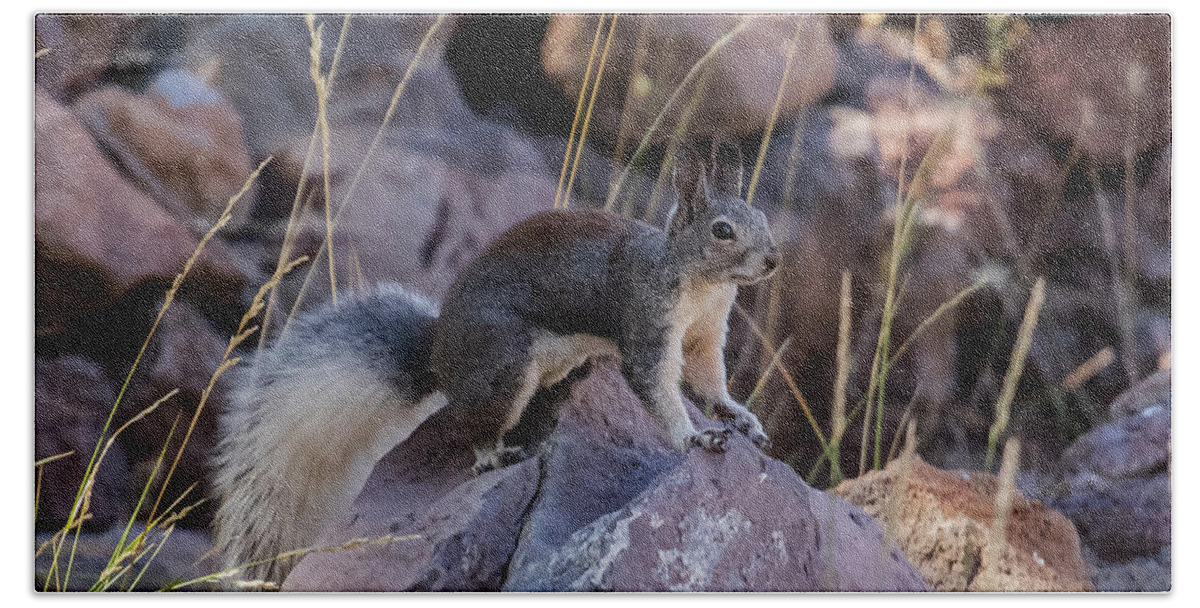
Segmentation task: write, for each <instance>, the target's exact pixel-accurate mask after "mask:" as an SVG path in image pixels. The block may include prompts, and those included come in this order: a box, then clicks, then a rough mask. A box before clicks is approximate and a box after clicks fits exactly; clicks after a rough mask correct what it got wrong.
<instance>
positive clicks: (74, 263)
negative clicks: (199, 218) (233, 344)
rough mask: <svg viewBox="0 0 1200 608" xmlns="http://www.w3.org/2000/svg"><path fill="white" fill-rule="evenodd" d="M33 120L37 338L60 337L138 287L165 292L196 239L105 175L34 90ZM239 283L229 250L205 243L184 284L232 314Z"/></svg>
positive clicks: (82, 138)
mask: <svg viewBox="0 0 1200 608" xmlns="http://www.w3.org/2000/svg"><path fill="white" fill-rule="evenodd" d="M34 110H35V112H34V130H35V140H36V145H35V147H34V199H35V201H36V202H35V204H34V239H35V266H36V269H35V271H36V275H37V286H36V290H37V321H36V324H37V326H38V333H39V336H40V335H45V334H53V333H61V332H63V331H66V329H67V328H68V327H70V326H71V325H72V324H73V323H74V321H73V320H76V319H77V318H78V317H81V316H82V315H84V314H86V313H88V312H91V311H95V310H96V309H100V308H104V307H106V306H108V305H109V304H111V303H112V302H113V301H115V300H117V299H118V298H120V297H121V296H123V295H124V294H126V293H127V292H130V291H131V290H133V289H134V288H135V287H138V286H141V285H144V284H146V283H148V282H153V283H157V284H158V285H161V286H162V288H164V289H165V287H166V286H167V285H169V284H170V282H171V281H172V280H173V279H174V278H175V275H176V274H178V273H179V272H180V271H182V270H183V267H184V263H185V262H186V261H187V259H188V258H189V257H190V256H191V255H192V253H193V252H194V250H195V248H196V245H197V244H198V243H199V239H198V237H197V236H195V235H194V234H193V233H192V232H191V231H190V230H188V229H187V228H185V227H184V226H183V225H182V224H180V223H179V222H178V221H177V220H176V219H175V218H174V217H172V216H171V215H170V214H169V213H167V212H166V211H165V210H164V209H163V208H162V207H161V206H159V205H158V203H156V202H155V201H154V200H153V199H152V198H151V197H149V196H147V195H146V194H145V193H144V192H143V191H141V190H140V189H138V188H137V187H136V186H134V185H133V184H132V183H130V181H129V180H127V179H126V178H125V177H124V176H123V175H122V174H121V173H120V172H119V171H118V170H117V169H116V168H115V167H113V166H112V164H111V163H110V162H109V160H108V159H107V158H106V156H105V154H104V153H103V152H102V151H101V150H100V149H99V148H98V147H97V146H96V144H95V142H93V140H92V138H91V136H90V135H89V133H88V131H87V129H86V128H85V127H84V125H83V124H82V123H81V122H80V121H79V120H78V119H77V118H75V116H73V115H72V114H71V113H70V112H69V111H68V110H67V109H66V108H64V107H63V106H61V105H59V104H58V103H57V102H55V101H54V100H53V99H51V98H50V96H49V94H47V93H46V92H44V91H43V90H42V89H40V88H38V89H37V90H36V91H35V101H34ZM243 204H248V203H247V202H245V201H243ZM246 282H247V279H246V274H245V272H243V270H242V269H240V268H239V267H238V266H237V264H236V263H235V260H234V259H233V255H232V253H231V250H230V249H229V248H228V247H227V246H226V245H225V244H224V243H222V242H221V241H220V240H213V241H211V242H209V243H208V245H207V247H206V248H205V250H204V253H203V254H202V255H201V256H200V258H199V259H198V260H197V262H196V265H195V267H194V268H193V269H192V272H191V274H190V275H189V279H188V283H187V284H188V286H189V288H194V289H196V292H195V293H198V294H205V295H207V296H208V297H210V298H212V300H213V301H214V302H223V303H225V304H227V305H233V304H234V303H237V302H239V300H240V297H241V291H242V289H243V287H244V286H245V284H246ZM156 289H157V290H158V291H159V292H160V293H161V289H158V288H156Z"/></svg>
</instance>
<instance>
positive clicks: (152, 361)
mask: <svg viewBox="0 0 1200 608" xmlns="http://www.w3.org/2000/svg"><path fill="white" fill-rule="evenodd" d="M228 339H229V338H228V336H222V335H221V334H220V333H219V332H218V331H217V330H216V328H214V327H213V325H212V323H211V322H210V321H209V320H208V319H207V318H205V317H204V315H202V314H201V313H200V312H199V311H197V310H196V308H194V307H193V306H191V305H190V304H188V303H186V302H175V304H173V305H172V306H171V308H170V309H169V310H168V311H167V314H166V315H164V316H163V318H162V321H161V322H160V323H159V325H158V329H157V331H156V332H155V334H154V338H153V340H152V341H151V343H150V347H149V348H148V349H147V351H146V354H145V356H144V357H143V359H142V362H141V364H140V365H139V366H138V369H137V371H136V372H135V373H134V375H133V378H132V379H131V380H130V383H129V389H128V392H127V393H126V394H125V398H124V399H122V402H121V407H120V409H119V410H118V416H117V422H118V423H120V422H124V421H125V420H128V419H129V418H131V417H132V416H134V415H136V414H137V413H138V412H140V411H141V410H142V409H144V408H146V407H149V406H150V405H151V404H153V403H154V402H155V401H157V400H158V399H160V398H162V397H163V396H164V395H166V394H167V393H169V392H170V391H172V390H174V389H179V393H178V394H176V395H175V396H174V397H172V398H171V399H169V400H167V401H165V402H163V403H162V404H161V405H159V406H158V408H157V409H155V410H154V412H152V413H151V414H149V415H148V416H146V417H145V418H143V419H142V420H141V421H140V422H139V423H138V424H136V425H134V426H131V427H130V428H129V429H128V430H126V431H125V432H124V433H123V434H122V435H121V445H122V446H123V447H124V448H125V452H126V453H127V454H128V455H129V458H130V461H131V464H132V465H133V467H134V475H133V476H132V478H131V479H130V480H129V484H130V492H133V493H135V494H136V493H140V492H141V490H142V488H143V487H144V486H145V484H146V482H147V481H148V479H149V475H150V472H151V470H152V468H153V466H154V462H155V460H156V459H157V458H158V456H159V454H160V453H161V452H162V450H163V446H164V445H165V444H166V441H167V435H168V433H169V432H170V430H171V425H172V424H174V423H175V419H176V417H177V416H178V419H179V422H178V424H177V426H176V428H175V432H174V435H173V436H172V438H171V443H170V445H168V446H167V451H166V454H167V456H166V458H167V460H166V463H165V464H164V465H163V466H164V467H169V466H170V464H171V461H172V460H173V459H174V458H175V454H176V453H177V452H178V451H179V446H180V444H181V442H182V440H183V436H184V434H185V433H186V432H187V428H188V425H189V424H190V423H191V420H192V416H193V415H194V413H195V411H196V407H197V406H198V405H199V403H200V396H201V393H202V392H203V391H204V389H205V388H206V387H207V386H208V381H209V378H210V377H211V376H212V374H213V372H214V371H216V369H217V366H218V365H220V363H221V357H222V355H224V353H225V347H226V344H227V343H228ZM228 387H229V383H228V382H218V383H217V385H216V386H215V387H214V390H213V393H212V394H211V395H210V396H209V398H208V400H207V401H206V403H205V406H204V410H203V411H201V413H200V417H199V418H198V419H197V422H196V427H195V429H194V430H193V432H192V435H191V437H190V438H189V439H188V445H187V447H186V448H185V449H184V453H183V457H182V458H181V459H180V461H179V465H178V467H177V468H176V469H175V473H174V474H173V475H172V477H171V481H170V483H169V484H168V486H169V487H168V489H167V492H166V494H165V495H164V499H165V500H166V501H167V502H168V503H169V502H170V501H173V500H175V498H176V497H178V496H180V495H181V494H182V493H183V492H184V491H185V490H186V489H187V488H188V487H189V486H191V485H192V484H198V485H197V487H196V488H195V489H193V490H192V491H191V493H189V494H188V498H186V499H185V500H184V501H183V502H182V503H181V504H180V508H182V507H185V506H187V505H190V504H192V503H194V502H196V501H198V500H201V499H203V498H205V497H207V496H209V492H208V477H209V459H210V458H211V455H212V454H215V453H216V444H217V419H218V417H219V416H220V414H221V413H222V412H223V411H224V410H225V404H226V395H227V390H228ZM165 475H166V470H165V468H164V470H161V471H159V473H158V477H157V481H156V482H155V485H154V487H153V488H152V492H153V494H154V495H155V496H157V495H158V491H159V488H160V487H161V480H162V479H163V476H165ZM163 506H166V505H165V504H164V505H163ZM215 509H216V504H215V503H214V501H211V500H209V501H205V502H204V503H203V504H201V505H200V506H199V507H198V508H196V509H193V510H192V511H191V512H190V514H189V515H188V516H187V517H186V518H184V519H183V520H182V521H181V522H180V525H182V526H186V527H203V526H207V525H208V522H209V520H210V518H211V516H212V512H213V511H214V510H215Z"/></svg>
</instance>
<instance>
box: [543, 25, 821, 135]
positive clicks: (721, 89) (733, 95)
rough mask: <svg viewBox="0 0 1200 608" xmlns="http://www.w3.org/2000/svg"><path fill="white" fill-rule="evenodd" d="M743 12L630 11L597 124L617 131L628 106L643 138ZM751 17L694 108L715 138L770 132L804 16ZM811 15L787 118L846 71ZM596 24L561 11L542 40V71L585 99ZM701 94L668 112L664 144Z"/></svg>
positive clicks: (785, 104) (698, 128)
mask: <svg viewBox="0 0 1200 608" xmlns="http://www.w3.org/2000/svg"><path fill="white" fill-rule="evenodd" d="M744 18H745V16H742V15H720V14H708V15H683V14H678V15H621V17H620V18H619V19H618V20H617V29H616V32H615V34H614V35H613V41H612V46H611V47H610V49H609V55H608V59H607V61H606V64H605V68H604V74H603V77H602V78H601V84H600V91H599V93H598V94H597V96H596V103H595V106H594V108H593V110H592V119H591V128H592V129H598V130H601V131H604V132H607V133H608V134H616V133H617V132H618V130H619V129H620V125H621V116H622V112H623V110H624V109H625V108H626V104H627V103H629V104H631V105H630V106H629V107H628V113H627V120H628V121H629V123H628V129H629V130H628V132H629V133H633V134H636V135H635V140H634V141H635V142H636V139H638V138H640V137H641V134H643V133H645V132H646V130H647V129H648V128H649V126H650V125H651V123H653V121H654V119H655V117H656V116H657V115H658V114H659V111H660V110H661V109H662V108H663V106H664V105H665V104H666V102H667V100H668V99H669V98H670V97H671V95H672V94H674V93H675V90H676V88H677V87H678V86H679V85H680V83H682V82H683V80H684V78H685V76H686V75H687V73H688V72H689V71H690V70H691V69H692V66H693V65H695V63H696V62H697V61H698V60H699V59H700V57H701V56H703V55H704V54H705V53H707V52H708V50H709V49H710V48H711V47H712V46H713V45H714V44H715V43H716V42H717V41H718V40H719V39H720V38H721V37H722V36H725V35H726V34H727V33H728V32H729V31H731V30H732V29H734V28H735V27H737V25H738V24H739V23H740V22H741V21H742V19H744ZM752 19H753V21H752V23H751V24H750V25H749V26H747V27H746V28H745V29H744V30H743V31H742V32H741V33H739V34H738V35H737V36H735V37H734V38H733V39H732V40H731V41H730V42H729V43H728V44H727V45H726V46H725V47H724V48H723V49H722V50H720V51H718V52H717V54H716V55H715V56H714V57H713V58H712V59H711V60H710V61H709V63H708V66H709V76H708V81H709V85H708V86H707V89H706V91H705V92H704V98H703V101H702V102H701V103H700V105H699V106H698V107H697V109H696V111H695V118H694V122H693V123H692V125H691V127H690V129H689V131H690V132H691V133H696V134H710V135H711V134H712V133H713V132H714V130H722V131H725V132H732V133H736V134H740V135H750V134H752V133H756V132H759V131H761V130H762V129H763V128H765V126H766V123H767V120H768V118H769V116H770V114H771V107H772V105H773V104H774V102H775V97H776V93H777V91H778V89H779V82H780V79H781V77H782V76H783V70H784V65H785V63H786V62H787V55H788V52H789V49H790V48H791V46H792V40H793V38H794V35H795V30H796V19H797V16H796V15H760V16H756V17H753V18H752ZM804 19H805V21H804V25H803V26H802V30H801V32H800V38H799V43H798V47H797V49H796V58H795V60H794V63H793V65H792V69H791V72H790V74H789V76H788V85H787V87H786V88H785V89H784V94H783V98H782V102H781V104H780V110H779V111H780V115H781V116H788V115H790V114H793V113H794V112H795V111H796V110H797V109H798V108H801V107H803V106H805V105H806V104H809V103H811V102H813V101H816V100H817V99H820V98H821V97H822V96H823V95H825V93H827V92H828V91H829V90H830V88H831V86H832V84H833V78H834V74H835V72H836V71H837V69H838V53H837V50H836V48H835V47H834V44H833V40H832V38H831V37H830V34H829V26H828V22H827V21H828V18H827V17H826V16H824V15H806V16H804ZM596 20H597V17H596V16H595V15H586V14H576V15H555V16H554V17H553V18H552V19H551V20H550V25H549V27H548V28H547V30H546V35H545V38H544V40H543V42H542V67H543V68H544V69H545V71H546V74H547V75H548V76H549V78H550V80H551V81H553V82H555V83H557V84H558V86H559V87H560V88H561V89H562V91H563V93H564V94H565V95H566V96H567V97H568V98H569V99H570V100H571V101H572V102H574V101H575V100H576V99H577V98H578V96H579V89H580V84H582V82H583V77H584V70H585V69H586V68H587V65H588V57H589V55H590V53H591V50H592V38H593V35H594V34H595V31H596ZM606 27H607V26H606ZM643 27H645V32H644V35H643V32H642V28H643ZM605 31H607V30H605ZM604 35H606V34H604V33H602V37H601V38H602V39H601V42H600V45H601V48H598V49H597V50H596V59H595V63H594V65H593V68H592V69H593V72H594V71H595V69H596V68H595V65H596V64H598V63H599V57H600V53H601V50H602V48H603V44H604V40H603V38H604ZM639 39H644V46H643V49H644V50H643V51H642V52H643V53H645V57H646V58H647V59H645V60H641V66H640V72H641V76H635V75H634V74H633V68H634V64H635V56H636V55H637V54H638V51H637V48H638V41H639ZM631 80H633V85H632V88H631V85H630V81H631ZM693 82H694V80H693ZM590 88H591V85H590V84H589V89H590ZM694 90H695V84H693V85H692V86H690V87H689V88H688V89H687V90H685V92H684V94H683V95H681V96H680V98H679V99H678V100H677V101H676V105H674V106H673V109H672V110H670V111H668V112H667V113H666V117H665V120H664V121H663V122H662V124H661V126H660V127H659V129H658V130H657V132H656V133H655V135H656V138H657V139H658V140H659V141H665V139H666V138H667V137H669V136H670V135H671V133H673V132H674V131H675V128H676V123H677V121H678V120H679V117H680V116H682V115H683V114H684V110H685V108H686V107H687V104H688V100H689V99H691V92H692V91H694ZM585 103H587V100H585ZM631 149H632V148H631Z"/></svg>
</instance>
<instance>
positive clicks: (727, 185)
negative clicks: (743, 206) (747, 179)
mask: <svg viewBox="0 0 1200 608" xmlns="http://www.w3.org/2000/svg"><path fill="white" fill-rule="evenodd" d="M711 165H712V173H711V175H710V176H709V180H708V181H709V183H710V184H712V189H713V191H714V192H717V193H720V194H722V195H724V196H730V197H733V198H742V178H743V176H744V174H745V170H744V168H743V166H744V160H743V159H742V147H741V146H739V145H737V144H736V143H734V142H730V141H718V140H717V139H713V144H712V153H711Z"/></svg>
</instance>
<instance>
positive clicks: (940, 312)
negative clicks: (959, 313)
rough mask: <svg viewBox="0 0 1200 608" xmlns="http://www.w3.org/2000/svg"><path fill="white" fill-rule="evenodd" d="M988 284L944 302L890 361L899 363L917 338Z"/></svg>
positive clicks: (980, 283) (981, 282) (967, 289)
mask: <svg viewBox="0 0 1200 608" xmlns="http://www.w3.org/2000/svg"><path fill="white" fill-rule="evenodd" d="M987 284H988V282H987V280H986V279H981V280H979V281H976V282H975V283H973V284H972V285H970V286H968V287H965V288H963V289H962V290H960V291H959V292H958V293H956V294H954V297H952V298H950V299H949V300H946V301H945V302H942V303H941V304H940V305H939V306H938V307H937V310H934V311H933V313H932V314H930V315H929V316H928V317H925V318H924V319H922V320H921V323H920V324H919V325H917V328H916V329H914V330H913V332H912V333H911V334H909V335H908V337H907V338H905V339H904V341H903V342H901V343H900V346H899V347H897V348H896V350H895V351H892V355H891V356H890V357H889V359H890V360H891V361H892V362H893V363H895V362H896V361H898V360H899V359H900V357H902V356H904V354H905V353H907V352H908V349H909V348H911V347H912V345H913V344H914V343H915V342H916V340H917V338H918V337H920V336H921V334H923V333H925V331H926V330H928V329H929V328H930V327H931V326H932V325H933V324H934V323H936V322H937V320H938V319H940V318H942V317H943V316H945V315H946V313H948V312H950V311H952V310H954V309H955V308H958V305H959V304H962V301H963V300H965V299H967V298H968V297H970V296H971V294H973V293H975V292H977V291H979V290H980V289H983V288H984V287H985V286H986V285H987Z"/></svg>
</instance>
